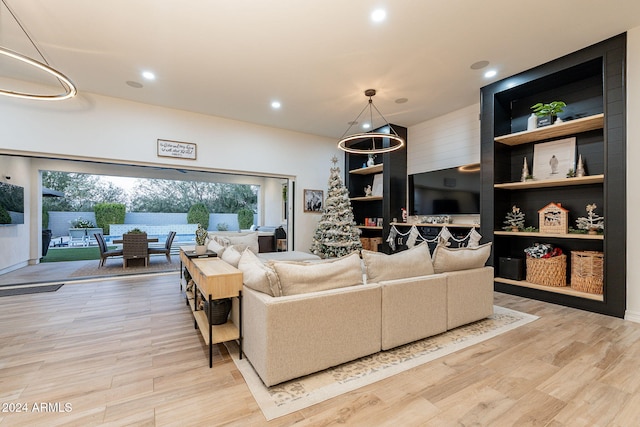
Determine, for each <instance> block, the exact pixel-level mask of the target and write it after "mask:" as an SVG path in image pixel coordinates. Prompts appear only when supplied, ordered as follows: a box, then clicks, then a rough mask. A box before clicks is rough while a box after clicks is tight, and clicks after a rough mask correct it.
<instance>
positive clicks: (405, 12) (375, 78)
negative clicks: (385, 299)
mask: <svg viewBox="0 0 640 427" xmlns="http://www.w3.org/2000/svg"><path fill="white" fill-rule="evenodd" d="M3 1H5V2H6V3H8V5H9V7H10V8H11V9H12V10H13V11H14V12H15V14H16V15H17V16H18V19H19V20H20V21H21V22H22V24H23V25H24V26H25V28H26V29H27V31H28V32H29V34H30V35H31V36H32V38H33V39H34V40H35V41H36V43H37V45H38V47H39V48H40V50H41V51H42V52H43V54H44V56H45V58H46V60H47V61H48V62H49V63H50V64H51V65H52V66H53V67H55V68H57V69H59V70H60V71H62V72H63V73H64V74H66V75H67V76H68V77H70V78H71V79H72V80H73V81H74V82H75V83H76V85H77V86H78V89H79V92H80V96H82V94H83V93H88V92H91V93H96V94H102V95H107V96H113V97H118V98H124V99H130V100H134V101H139V102H143V103H148V104H155V105H161V106H166V107H171V108H177V109H182V110H188V111H193V112H200V113H204V114H211V115H216V116H221V117H227V118H231V119H237V120H242V121H247V122H253V123H258V124H263V125H268V126H274V127H279V128H285V129H291V130H296V131H300V132H306V133H311V134H317V135H324V136H329V137H332V138H338V137H340V136H341V135H342V134H343V133H344V132H345V131H346V130H347V128H348V124H347V123H348V122H349V121H351V120H353V119H354V118H355V117H356V116H357V115H358V113H359V112H360V111H361V110H362V108H363V107H364V106H365V105H366V102H367V98H366V97H365V96H364V90H365V89H368V88H375V89H377V90H378V94H377V95H376V96H375V98H374V102H375V105H376V106H377V107H378V109H379V110H380V111H381V112H382V113H383V114H384V116H385V118H386V119H388V120H389V121H390V122H392V123H396V124H399V125H403V126H412V125H415V124H417V123H420V122H422V121H425V120H428V119H430V118H433V117H437V116H440V115H442V114H445V113H448V112H450V111H454V110H456V109H459V108H462V107H465V106H468V105H471V104H474V103H477V102H478V101H479V89H480V88H481V87H482V86H484V85H486V84H488V83H491V82H493V81H496V80H499V79H502V78H504V77H506V76H509V75H513V74H515V73H518V72H520V71H524V70H526V69H528V68H531V67H533V66H536V65H538V64H541V63H544V62H547V61H549V60H552V59H554V58H557V57H560V56H562V55H565V54H567V53H570V52H573V51H575V50H578V49H580V48H583V47H586V46H589V45H591V44H593V43H596V42H599V41H601V40H604V39H606V38H608V37H611V36H614V35H617V34H620V33H622V32H624V31H626V30H628V29H630V28H633V27H637V26H640V1H638V0H607V1H603V0H563V1H559V2H532V1H514V0H483V1H479V0H448V1H432V0H396V1H394V2H392V1H388V0H387V1H384V0H347V1H345V0H322V1H319V0H307V1H304V0H273V1H264V0H263V1H256V0H254V1H248V0H226V1H223V0H181V1H177V0H134V1H132V0H109V1H97V0H55V1H51V0H3ZM377 7H384V8H386V10H387V19H386V20H385V21H384V22H381V23H377V24H376V23H372V22H371V20H370V14H371V12H372V11H373V10H374V9H375V8H377ZM0 46H3V47H7V48H10V49H13V50H17V51H19V52H21V53H24V54H27V55H29V56H32V57H34V58H39V56H38V54H37V52H35V51H34V49H33V48H32V47H31V46H29V44H28V42H26V38H25V37H24V36H23V35H22V34H21V33H20V31H19V29H18V28H17V26H16V24H15V22H13V20H12V18H11V17H10V16H9V15H8V13H7V10H6V9H5V7H4V5H2V4H0ZM481 60H486V61H489V62H490V65H489V67H487V68H492V67H493V68H495V69H496V70H497V71H498V75H497V76H496V77H494V78H493V79H491V80H487V79H485V78H484V77H483V73H484V71H486V69H482V70H473V69H471V68H470V65H471V64H472V63H474V62H476V61H481ZM15 62H16V61H13V62H10V61H9V60H8V59H6V58H5V57H4V56H0V77H5V78H13V79H18V80H23V81H24V80H30V79H31V78H38V79H40V78H41V77H40V76H39V75H38V76H35V75H32V73H30V71H27V70H26V68H24V67H20V68H16V67H15V65H16V64H15ZM143 70H151V71H153V72H154V73H155V74H156V76H157V78H156V80H155V81H145V80H143V78H142V77H141V75H140V73H141V72H142V71H143ZM127 81H135V82H139V83H142V84H143V85H144V87H143V88H139V89H136V88H132V87H131V86H129V85H127V84H126V82H127ZM6 83H8V82H7V81H5V84H6ZM13 83H16V82H13ZM16 84H17V85H18V86H20V84H22V83H16ZM2 87H3V88H5V89H13V90H15V89H16V88H13V87H5V85H4V84H3V86H2ZM398 98H407V99H408V102H406V103H402V104H399V103H396V102H394V101H395V100H396V99H398ZM272 100H279V101H280V102H281V103H282V108H281V109H280V110H277V111H276V110H272V109H271V107H270V103H271V101H272ZM0 102H14V100H12V99H10V98H4V97H3V99H2V100H1V101H0ZM33 102H35V101H33ZM61 102H69V101H61ZM374 124H375V123H374ZM380 124H382V123H380Z"/></svg>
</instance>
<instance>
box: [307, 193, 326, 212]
mask: <svg viewBox="0 0 640 427" xmlns="http://www.w3.org/2000/svg"><path fill="white" fill-rule="evenodd" d="M323 202H324V191H322V190H304V211H305V212H322V209H323Z"/></svg>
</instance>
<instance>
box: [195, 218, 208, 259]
mask: <svg viewBox="0 0 640 427" xmlns="http://www.w3.org/2000/svg"><path fill="white" fill-rule="evenodd" d="M208 234H209V233H207V230H206V229H205V228H204V227H203V226H202V224H198V228H197V229H196V254H197V255H203V254H204V253H205V252H207V244H206V243H207V236H208Z"/></svg>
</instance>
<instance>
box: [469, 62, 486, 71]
mask: <svg viewBox="0 0 640 427" xmlns="http://www.w3.org/2000/svg"><path fill="white" fill-rule="evenodd" d="M487 65H489V61H478V62H474V63H473V64H471V67H470V68H471V69H472V70H480V69H482V68H484V67H486V66H487Z"/></svg>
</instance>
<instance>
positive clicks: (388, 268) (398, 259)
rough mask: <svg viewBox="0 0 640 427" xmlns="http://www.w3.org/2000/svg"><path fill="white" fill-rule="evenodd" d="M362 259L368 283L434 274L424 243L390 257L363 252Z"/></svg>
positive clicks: (427, 249)
mask: <svg viewBox="0 0 640 427" xmlns="http://www.w3.org/2000/svg"><path fill="white" fill-rule="evenodd" d="M362 259H363V261H364V265H365V269H366V271H367V278H368V280H369V281H375V282H380V281H383V280H394V279H406V278H408V277H418V276H428V275H429V274H433V272H434V271H433V264H432V263H431V255H430V253H429V246H428V245H427V243H426V242H425V243H421V244H419V245H418V246H414V247H413V248H411V249H407V250H406V251H402V252H397V253H395V254H391V255H387V254H384V253H382V252H372V251H367V250H363V251H362Z"/></svg>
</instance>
